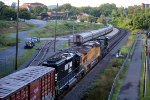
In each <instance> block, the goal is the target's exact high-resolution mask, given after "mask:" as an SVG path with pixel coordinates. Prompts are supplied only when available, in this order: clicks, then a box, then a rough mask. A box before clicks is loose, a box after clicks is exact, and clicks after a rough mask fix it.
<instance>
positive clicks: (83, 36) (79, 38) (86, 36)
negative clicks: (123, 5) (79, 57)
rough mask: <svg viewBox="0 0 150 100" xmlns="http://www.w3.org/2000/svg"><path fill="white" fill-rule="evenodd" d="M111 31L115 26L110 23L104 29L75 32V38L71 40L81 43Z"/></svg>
mask: <svg viewBox="0 0 150 100" xmlns="http://www.w3.org/2000/svg"><path fill="white" fill-rule="evenodd" d="M111 31H113V26H112V25H108V27H104V28H102V29H98V30H93V31H89V32H83V33H79V34H75V35H74V36H73V39H72V40H71V42H73V43H75V44H77V45H81V44H83V43H84V42H87V41H89V40H93V39H96V38H98V37H99V36H103V35H105V34H107V33H109V32H111Z"/></svg>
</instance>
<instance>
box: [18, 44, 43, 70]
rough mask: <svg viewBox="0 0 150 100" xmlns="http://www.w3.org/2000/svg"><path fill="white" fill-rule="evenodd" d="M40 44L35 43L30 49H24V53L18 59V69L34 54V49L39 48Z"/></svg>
mask: <svg viewBox="0 0 150 100" xmlns="http://www.w3.org/2000/svg"><path fill="white" fill-rule="evenodd" d="M41 44H42V43H36V45H35V46H34V47H33V48H32V49H26V52H25V53H24V54H23V55H22V56H20V57H19V58H18V67H19V66H21V65H22V64H23V63H24V62H25V61H26V60H27V59H29V58H30V57H31V56H32V55H33V54H34V53H35V52H36V49H37V48H39V47H40V46H41Z"/></svg>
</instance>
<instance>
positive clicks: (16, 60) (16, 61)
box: [15, 0, 19, 70]
mask: <svg viewBox="0 0 150 100" xmlns="http://www.w3.org/2000/svg"><path fill="white" fill-rule="evenodd" d="M18 26H19V0H18V7H17V26H16V30H17V31H16V59H15V70H17V63H18V30H19V28H18Z"/></svg>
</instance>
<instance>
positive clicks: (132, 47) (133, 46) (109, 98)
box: [108, 40, 137, 100]
mask: <svg viewBox="0 0 150 100" xmlns="http://www.w3.org/2000/svg"><path fill="white" fill-rule="evenodd" d="M136 44H137V40H135V41H134V43H133V44H132V46H131V47H130V49H129V52H128V54H127V57H126V59H125V61H124V63H123V64H122V66H121V68H120V70H119V72H118V74H117V75H116V77H115V79H114V82H113V85H112V87H111V91H110V93H109V96H108V100H111V98H112V94H113V93H114V89H115V87H116V85H117V83H118V80H119V77H120V75H121V73H122V71H123V69H124V68H125V66H126V65H127V63H128V60H129V59H131V58H132V55H133V53H132V50H134V49H135V46H136Z"/></svg>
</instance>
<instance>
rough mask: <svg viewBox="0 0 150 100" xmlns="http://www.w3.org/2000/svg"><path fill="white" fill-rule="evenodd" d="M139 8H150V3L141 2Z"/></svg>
mask: <svg viewBox="0 0 150 100" xmlns="http://www.w3.org/2000/svg"><path fill="white" fill-rule="evenodd" d="M141 8H142V9H144V8H150V4H145V3H142V4H141Z"/></svg>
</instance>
